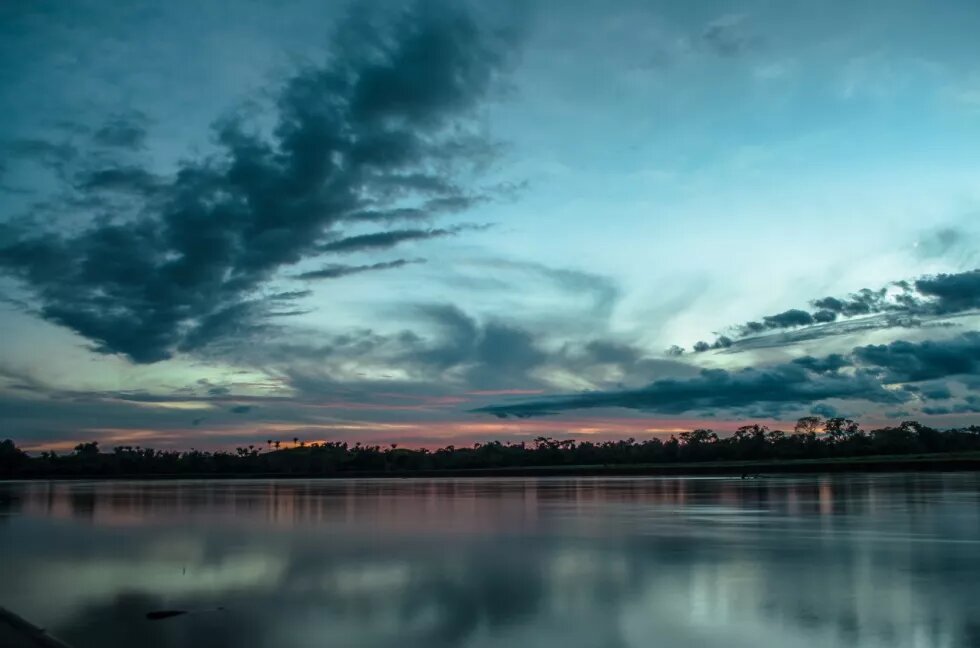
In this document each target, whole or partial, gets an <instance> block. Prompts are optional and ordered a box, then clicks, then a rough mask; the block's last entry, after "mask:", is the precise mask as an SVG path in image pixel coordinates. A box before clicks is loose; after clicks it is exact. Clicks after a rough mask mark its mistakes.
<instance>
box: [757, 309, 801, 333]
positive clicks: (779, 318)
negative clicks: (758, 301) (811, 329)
mask: <svg viewBox="0 0 980 648" xmlns="http://www.w3.org/2000/svg"><path fill="white" fill-rule="evenodd" d="M762 322H763V324H765V326H766V327H767V328H786V327H789V326H807V325H809V324H813V315H810V313H808V312H806V311H802V310H799V309H796V308H793V309H790V310H788V311H784V312H782V313H779V314H778V315H769V316H766V317H764V318H763V319H762Z"/></svg>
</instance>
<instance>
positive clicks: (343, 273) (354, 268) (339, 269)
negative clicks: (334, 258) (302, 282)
mask: <svg viewBox="0 0 980 648" xmlns="http://www.w3.org/2000/svg"><path fill="white" fill-rule="evenodd" d="M416 263H425V259H396V260H395V261H383V262H380V263H372V264H370V265H343V264H337V263H333V264H330V265H326V266H323V267H322V268H320V269H319V270H310V271H309V272H302V273H300V274H298V275H293V276H294V277H295V278H296V279H339V278H340V277H347V276H349V275H353V274H361V273H362V272H372V271H375V270H391V269H393V268H401V267H404V266H407V265H412V264H416Z"/></svg>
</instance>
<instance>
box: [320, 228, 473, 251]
mask: <svg viewBox="0 0 980 648" xmlns="http://www.w3.org/2000/svg"><path fill="white" fill-rule="evenodd" d="M467 229H476V226H473V225H457V226H455V227H444V228H433V229H401V230H389V231H387V232H376V233H374V234H360V235H358V236H348V237H346V238H341V239H337V240H336V241H330V242H329V243H324V244H323V245H321V246H320V251H321V252H339V253H349V252H364V251H365V250H381V249H387V248H392V247H394V246H396V245H398V244H399V243H404V242H405V241H420V240H425V239H433V238H442V237H446V236H455V235H456V234H459V233H460V232H462V231H464V230H467Z"/></svg>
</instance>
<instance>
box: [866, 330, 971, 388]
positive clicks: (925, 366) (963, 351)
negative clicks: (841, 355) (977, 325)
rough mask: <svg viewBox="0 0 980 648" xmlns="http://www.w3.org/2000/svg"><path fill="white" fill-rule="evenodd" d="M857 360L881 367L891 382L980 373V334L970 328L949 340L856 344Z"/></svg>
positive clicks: (884, 375)
mask: <svg viewBox="0 0 980 648" xmlns="http://www.w3.org/2000/svg"><path fill="white" fill-rule="evenodd" d="M853 355H854V358H855V360H856V361H858V362H860V363H862V364H864V365H866V366H872V367H876V368H878V369H879V370H880V371H881V372H882V374H883V377H884V379H885V380H887V381H888V382H902V381H913V382H915V381H920V380H931V379H934V378H945V377H947V376H955V375H960V374H978V373H980V333H977V332H975V331H971V332H968V333H963V334H961V335H958V336H956V337H953V338H950V339H946V340H927V341H925V342H906V341H904V340H898V341H895V342H892V343H891V344H878V345H868V346H862V347H857V348H855V349H854V351H853Z"/></svg>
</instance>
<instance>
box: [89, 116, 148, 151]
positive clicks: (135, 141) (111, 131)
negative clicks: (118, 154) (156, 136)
mask: <svg viewBox="0 0 980 648" xmlns="http://www.w3.org/2000/svg"><path fill="white" fill-rule="evenodd" d="M146 122H147V119H146V115H144V114H142V113H140V112H131V113H127V114H122V115H114V116H113V117H111V118H109V119H108V120H107V121H106V122H105V124H103V125H102V127H101V128H99V129H98V130H97V131H95V133H94V134H93V136H92V139H93V140H94V141H95V142H96V143H97V144H100V145H102V146H107V147H115V148H123V149H140V148H143V143H144V140H145V139H146V135H147V130H146Z"/></svg>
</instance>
